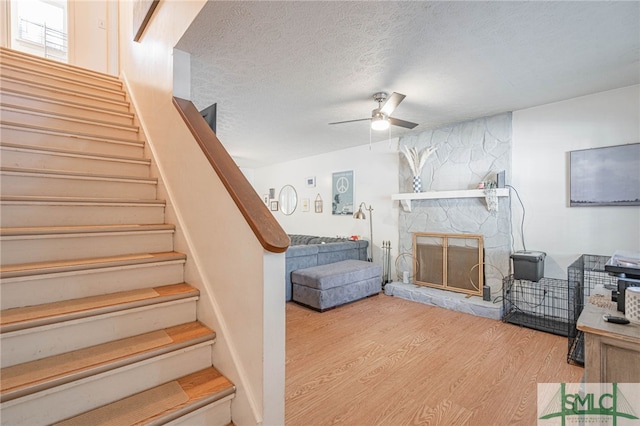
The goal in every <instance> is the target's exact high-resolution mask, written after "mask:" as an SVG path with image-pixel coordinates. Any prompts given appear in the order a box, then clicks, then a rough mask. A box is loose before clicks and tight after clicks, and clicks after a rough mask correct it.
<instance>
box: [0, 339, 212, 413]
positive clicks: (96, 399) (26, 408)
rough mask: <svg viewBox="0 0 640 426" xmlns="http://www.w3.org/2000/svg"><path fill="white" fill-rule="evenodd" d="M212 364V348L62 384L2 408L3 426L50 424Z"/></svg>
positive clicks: (186, 351)
mask: <svg viewBox="0 0 640 426" xmlns="http://www.w3.org/2000/svg"><path fill="white" fill-rule="evenodd" d="M210 365H211V346H210V345H198V347H196V348H195V349H190V348H188V349H185V350H179V351H175V352H173V353H171V354H167V355H164V356H160V357H157V358H156V359H153V360H148V361H143V362H140V363H138V364H135V365H133V366H129V367H123V368H120V369H117V370H114V371H111V372H108V373H104V374H101V375H98V376H95V377H92V378H88V379H84V380H81V381H79V382H76V383H73V384H68V385H62V386H59V387H58V388H54V389H51V390H48V391H43V392H40V393H37V394H34V395H31V396H30V397H25V398H20V399H16V400H13V401H8V402H6V403H4V404H2V405H1V406H0V409H1V410H2V424H3V426H9V425H36V424H39V425H41V424H50V423H53V422H56V421H60V420H64V419H66V418H69V417H72V416H75V415H78V414H80V413H83V412H85V411H88V410H91V409H94V408H97V407H99V406H102V405H105V404H108V403H111V402H113V401H116V400H119V399H121V398H122V397H123V396H126V395H130V394H133V393H136V392H140V391H143V390H145V389H147V388H150V387H154V386H158V385H161V384H163V383H166V382H169V381H171V380H175V379H177V378H179V377H181V376H184V375H187V374H189V373H192V372H195V371H197V370H199V369H202V368H206V367H208V366H210Z"/></svg>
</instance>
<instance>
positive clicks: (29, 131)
mask: <svg viewBox="0 0 640 426" xmlns="http://www.w3.org/2000/svg"><path fill="white" fill-rule="evenodd" d="M0 142H2V143H9V144H13V145H21V146H31V147H40V146H46V147H48V148H51V149H61V150H72V151H82V152H84V153H86V154H104V155H118V156H123V157H124V156H129V157H137V158H142V157H143V154H144V145H145V144H144V142H143V141H139V140H135V139H130V138H129V139H122V138H112V137H108V136H95V135H88V134H78V133H73V132H66V131H60V130H55V129H49V128H46V127H34V126H32V125H30V124H20V123H12V122H7V121H4V120H3V121H2V122H0Z"/></svg>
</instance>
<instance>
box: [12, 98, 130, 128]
mask: <svg viewBox="0 0 640 426" xmlns="http://www.w3.org/2000/svg"><path fill="white" fill-rule="evenodd" d="M0 107H1V108H2V110H3V111H12V112H17V113H22V114H30V115H32V116H40V117H47V118H53V119H58V120H64V121H69V122H73V123H82V124H95V125H98V126H101V127H110V128H113V129H121V130H127V131H130V132H132V133H137V132H138V131H139V130H140V128H139V127H138V126H136V125H133V124H122V123H115V122H112V121H103V120H98V119H92V118H80V117H76V116H74V115H69V114H61V113H58V112H52V111H47V110H44V109H40V108H27V107H21V106H18V105H12V104H7V103H4V102H3V103H0Z"/></svg>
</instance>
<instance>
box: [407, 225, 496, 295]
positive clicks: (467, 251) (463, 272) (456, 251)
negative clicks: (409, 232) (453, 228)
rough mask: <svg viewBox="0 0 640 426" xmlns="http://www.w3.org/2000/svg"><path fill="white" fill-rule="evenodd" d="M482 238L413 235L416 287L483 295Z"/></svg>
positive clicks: (465, 235)
mask: <svg viewBox="0 0 640 426" xmlns="http://www.w3.org/2000/svg"><path fill="white" fill-rule="evenodd" d="M482 253H483V250H482V235H475V234H431V233H422V232H420V233H415V234H413V255H414V257H415V262H414V265H415V266H414V268H415V270H414V277H415V281H416V284H418V285H426V286H429V287H436V288H441V289H446V290H451V291H457V292H460V293H467V294H472V295H478V296H482V286H483V284H484V279H483V278H484V268H483V263H482Z"/></svg>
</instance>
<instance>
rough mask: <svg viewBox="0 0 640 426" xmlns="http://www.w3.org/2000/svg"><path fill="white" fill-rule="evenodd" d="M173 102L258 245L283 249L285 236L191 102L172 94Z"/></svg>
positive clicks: (286, 241) (265, 247)
mask: <svg viewBox="0 0 640 426" xmlns="http://www.w3.org/2000/svg"><path fill="white" fill-rule="evenodd" d="M173 104H174V105H175V106H176V108H177V109H178V112H179V113H180V115H181V116H182V118H183V119H184V122H185V123H186V125H187V127H189V130H191V134H193V137H194V138H195V139H196V141H197V142H198V145H200V148H202V151H203V152H204V155H205V156H206V157H207V159H208V160H209V163H210V164H211V166H212V167H213V169H214V170H215V171H216V173H217V174H218V177H219V178H220V180H221V181H222V183H223V184H224V186H225V188H227V191H228V192H229V195H231V198H232V199H233V201H234V202H235V203H236V205H237V206H238V209H240V212H241V213H242V215H243V216H244V219H245V220H246V221H247V224H248V225H249V227H250V228H251V229H252V230H253V233H254V234H255V235H256V238H258V241H260V244H261V245H262V247H264V249H265V250H267V251H269V252H272V253H282V252H284V251H285V250H287V248H288V247H289V244H291V240H290V239H289V236H288V235H287V234H286V233H285V232H284V230H283V229H282V227H281V226H280V224H279V223H278V222H277V221H276V219H275V218H274V217H273V214H271V212H270V211H269V210H268V209H267V206H265V204H264V202H263V201H262V199H261V198H260V196H259V195H258V194H257V193H256V191H255V190H254V189H253V187H252V186H251V184H250V183H249V181H248V180H247V178H246V177H245V176H244V174H243V173H242V171H241V170H240V169H239V168H238V166H237V165H236V163H235V161H233V159H232V158H231V156H230V155H229V153H228V152H227V150H226V149H225V148H224V146H222V143H221V142H220V140H219V139H218V137H217V136H216V135H215V133H213V130H211V128H210V127H209V125H208V124H207V122H206V121H205V120H204V118H202V116H201V115H200V112H198V110H197V108H196V106H195V105H194V104H193V102H191V101H188V100H185V99H180V98H176V97H174V98H173Z"/></svg>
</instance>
